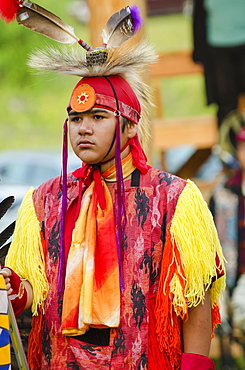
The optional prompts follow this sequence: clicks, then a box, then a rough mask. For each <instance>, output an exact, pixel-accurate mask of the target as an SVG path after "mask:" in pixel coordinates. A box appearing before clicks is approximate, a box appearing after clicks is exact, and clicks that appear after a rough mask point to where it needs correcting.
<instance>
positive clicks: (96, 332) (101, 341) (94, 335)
mask: <svg viewBox="0 0 245 370" xmlns="http://www.w3.org/2000/svg"><path fill="white" fill-rule="evenodd" d="M74 338H75V339H78V340H81V341H82V342H85V343H89V344H95V345H97V346H109V344H110V329H109V328H105V329H96V328H91V327H90V328H89V330H88V331H87V332H86V333H85V334H83V335H76V336H74Z"/></svg>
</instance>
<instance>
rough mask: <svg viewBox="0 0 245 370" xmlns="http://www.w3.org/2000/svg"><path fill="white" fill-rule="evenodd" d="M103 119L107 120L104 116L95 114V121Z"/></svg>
mask: <svg viewBox="0 0 245 370" xmlns="http://www.w3.org/2000/svg"><path fill="white" fill-rule="evenodd" d="M103 118H105V117H104V116H101V115H100V114H95V115H94V119H95V120H100V119H103Z"/></svg>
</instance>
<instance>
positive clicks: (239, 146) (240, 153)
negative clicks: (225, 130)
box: [237, 141, 245, 171]
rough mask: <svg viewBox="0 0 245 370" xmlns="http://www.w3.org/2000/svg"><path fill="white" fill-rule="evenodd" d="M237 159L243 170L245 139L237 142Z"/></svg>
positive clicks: (244, 163)
mask: <svg viewBox="0 0 245 370" xmlns="http://www.w3.org/2000/svg"><path fill="white" fill-rule="evenodd" d="M237 159H238V161H239V163H240V166H241V168H242V170H243V171H245V141H241V142H239V143H238V144H237Z"/></svg>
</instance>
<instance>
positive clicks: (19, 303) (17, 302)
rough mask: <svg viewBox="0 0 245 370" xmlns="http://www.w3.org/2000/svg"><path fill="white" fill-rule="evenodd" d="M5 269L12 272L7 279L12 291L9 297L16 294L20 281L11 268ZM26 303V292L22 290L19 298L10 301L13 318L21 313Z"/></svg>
mask: <svg viewBox="0 0 245 370" xmlns="http://www.w3.org/2000/svg"><path fill="white" fill-rule="evenodd" d="M6 267H7V266H6ZM7 268H8V269H9V270H11V271H12V275H11V276H10V277H9V278H10V284H11V288H12V289H13V291H12V293H11V295H14V294H18V292H19V288H20V284H21V279H20V277H19V275H17V274H16V273H15V272H14V271H13V270H12V269H11V268H9V267H7ZM26 302H27V291H26V289H25V288H24V294H23V295H22V297H21V298H19V297H16V298H15V299H13V300H11V303H12V307H13V310H14V314H15V316H19V315H20V314H21V312H22V311H24V308H25V306H26Z"/></svg>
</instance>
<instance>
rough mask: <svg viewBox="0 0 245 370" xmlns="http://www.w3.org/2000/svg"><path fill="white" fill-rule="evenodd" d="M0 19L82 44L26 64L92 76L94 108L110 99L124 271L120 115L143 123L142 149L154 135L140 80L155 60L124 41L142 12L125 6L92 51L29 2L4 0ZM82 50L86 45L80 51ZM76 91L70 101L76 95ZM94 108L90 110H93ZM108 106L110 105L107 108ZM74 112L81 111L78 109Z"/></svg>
mask: <svg viewBox="0 0 245 370" xmlns="http://www.w3.org/2000/svg"><path fill="white" fill-rule="evenodd" d="M0 16H1V17H2V18H3V19H4V20H5V21H7V22H10V21H12V20H14V19H15V18H16V20H17V22H18V23H19V24H20V25H22V26H24V27H27V28H29V29H31V30H32V31H35V32H38V33H40V34H43V35H45V36H47V37H49V38H51V39H53V40H55V41H57V42H59V43H62V44H75V43H76V44H78V45H74V46H72V47H71V46H70V47H69V48H68V47H63V49H57V48H54V47H48V48H47V49H45V50H37V51H35V52H34V53H33V54H32V55H31V56H30V57H29V60H28V64H29V66H31V67H32V68H34V69H36V70H38V71H56V72H59V73H62V74H69V75H76V76H80V77H82V78H83V79H84V80H87V79H86V77H89V80H90V86H91V81H92V80H93V79H92V78H91V77H95V78H97V80H96V88H95V86H93V88H94V89H95V90H96V91H95V90H94V91H95V92H96V100H94V101H93V104H94V102H96V103H95V104H96V105H100V101H101V100H103V99H104V97H105V95H106V100H107V104H108V106H109V108H112V109H113V110H114V113H115V116H116V117H117V120H116V121H117V124H116V129H115V163H116V174H117V188H118V189H117V200H116V205H117V212H116V224H117V231H116V233H117V246H118V256H119V268H120V266H121V261H120V250H121V240H122V229H123V224H122V221H121V220H122V218H123V215H124V214H125V210H124V184H123V177H122V166H121V159H120V149H121V148H120V123H119V122H120V121H119V116H120V115H122V116H124V117H126V118H128V119H130V120H131V121H132V122H134V123H137V124H139V138H140V141H141V143H142V146H144V145H145V144H146V142H147V140H148V137H149V131H150V130H149V114H150V112H151V105H152V103H151V102H152V95H151V89H150V87H149V86H148V85H147V84H145V83H144V82H143V81H142V74H143V73H144V72H145V70H146V68H147V67H148V65H149V64H150V63H152V62H153V61H155V60H156V58H157V56H156V54H155V51H154V50H153V48H152V46H151V45H149V44H148V43H147V42H140V43H139V44H138V45H134V46H133V47H129V46H128V45H127V43H125V41H127V40H128V39H130V38H131V37H132V36H133V35H134V34H135V33H136V32H137V31H138V30H139V28H140V27H141V25H142V23H143V20H142V19H141V17H140V12H139V9H138V7H137V6H132V7H129V6H127V7H125V8H123V9H121V10H120V11H118V12H116V13H115V14H113V15H112V16H111V17H110V19H109V20H108V22H107V24H106V28H105V29H104V30H103V31H102V45H101V46H100V47H98V48H95V49H93V48H92V47H91V46H89V45H88V44H87V43H86V42H85V41H84V40H82V39H80V38H78V37H77V36H76V35H75V33H74V29H73V28H72V27H71V26H69V25H67V24H66V23H65V22H63V20H61V19H60V18H59V17H57V16H56V15H54V14H53V13H51V12H49V11H47V10H46V9H44V8H42V7H40V6H39V5H37V4H35V3H32V2H31V1H29V0H0ZM80 46H82V48H81V47H80ZM116 76H117V77H116ZM100 77H102V80H103V83H104V84H105V85H106V89H107V92H108V94H105V95H103V90H102V92H100V91H99V92H98V89H97V85H98V83H99V82H98V80H99V78H100ZM120 79H121V80H120ZM82 81H83V80H82ZM86 83H87V82H85V84H86ZM80 84H81V85H82V86H84V85H83V82H81V81H80V82H79V83H78V84H77V86H76V87H75V89H74V91H76V89H79V88H80ZM122 85H123V86H125V91H126V93H124V92H123V94H124V95H123V96H122V95H121V96H122V97H123V99H120V96H119V95H118V93H121V92H122V91H124V88H123V87H122ZM86 86H88V85H86ZM82 88H83V87H82ZM92 90H93V89H92ZM74 91H73V95H72V97H73V96H74V94H75V93H74ZM79 91H80V90H79ZM87 96H88V95H86V93H85V92H83V91H82V93H81V91H80V95H79V94H78V93H77V95H76V96H75V101H76V102H77V100H78V99H80V98H86V97H87ZM104 100H105V99H104ZM125 100H126V101H125ZM72 101H73V100H72V98H71V101H70V103H69V104H70V105H69V106H68V109H70V106H72ZM80 103H82V104H81V107H82V106H83V107H82V109H83V111H85V110H86V109H85V106H84V100H83V101H78V103H75V104H76V107H77V106H78V104H80ZM101 105H103V104H101ZM92 106H93V105H92ZM92 106H90V107H89V108H88V109H91V107H92ZM105 106H107V105H106V104H105ZM72 107H73V106H72ZM78 109H79V106H78ZM74 110H75V111H79V110H76V109H74ZM80 111H82V110H80ZM64 128H65V130H64V145H63V187H62V189H63V190H62V191H63V197H62V199H63V202H62V220H61V248H60V260H61V264H60V275H59V288H61V289H59V291H62V285H63V282H64V274H65V272H64V271H65V262H64V247H63V242H64V240H62V238H63V236H62V235H64V220H65V212H66V200H67V181H66V176H67V174H66V169H67V142H66V140H67V122H65V125H64ZM130 140H132V139H130ZM112 144H113V143H112ZM129 145H130V146H131V152H132V155H133V157H134V160H135V162H137V165H136V167H137V168H139V169H140V170H141V171H142V172H144V171H147V169H148V167H147V165H146V156H145V154H144V152H143V150H142V147H141V145H140V144H139V139H138V135H136V137H135V138H133V142H132V143H130V144H129ZM111 147H112V146H111ZM110 149H111V148H110ZM100 206H101V208H102V207H103V204H102V203H101V204H100ZM120 277H121V276H120ZM121 287H122V285H121Z"/></svg>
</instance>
